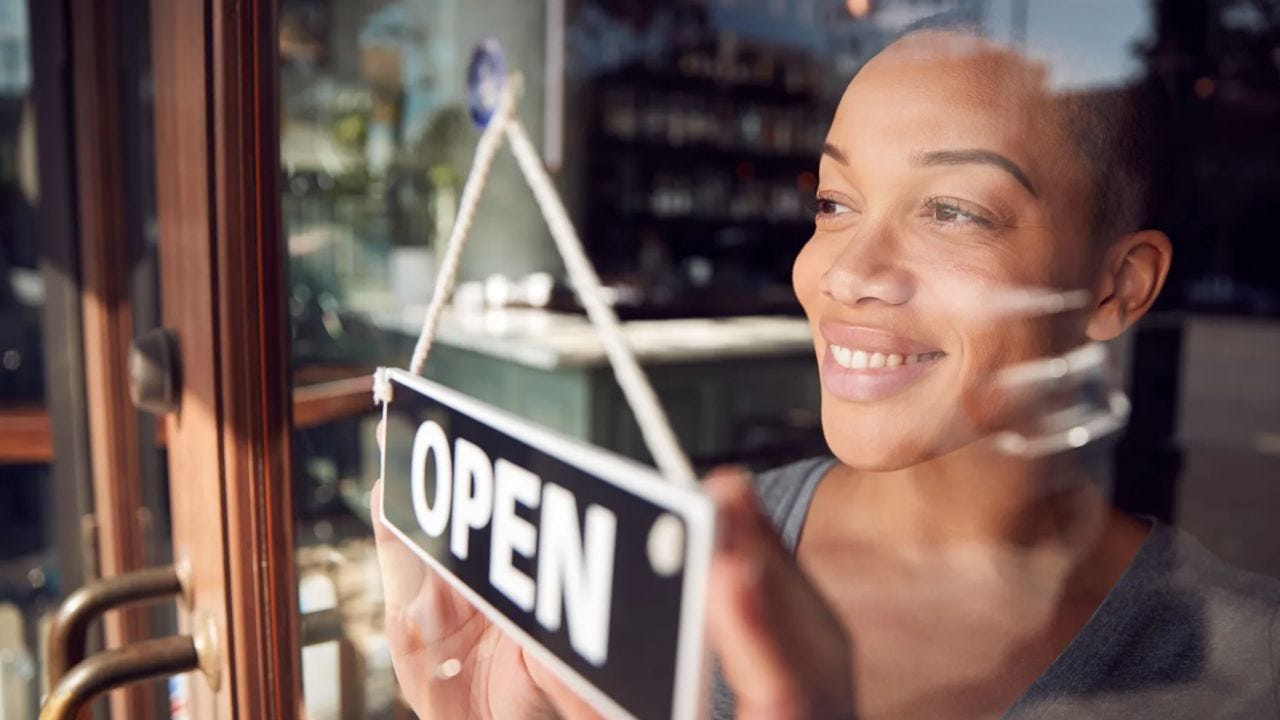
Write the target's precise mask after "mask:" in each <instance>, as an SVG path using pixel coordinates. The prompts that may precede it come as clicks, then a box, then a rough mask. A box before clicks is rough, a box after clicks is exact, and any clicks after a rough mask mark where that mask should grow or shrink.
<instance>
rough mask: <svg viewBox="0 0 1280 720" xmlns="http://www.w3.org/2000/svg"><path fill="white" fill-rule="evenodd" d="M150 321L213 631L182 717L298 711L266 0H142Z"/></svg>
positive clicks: (178, 532) (200, 590)
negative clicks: (152, 111)
mask: <svg viewBox="0 0 1280 720" xmlns="http://www.w3.org/2000/svg"><path fill="white" fill-rule="evenodd" d="M151 8H152V18H153V22H152V27H153V37H152V42H153V58H154V60H153V65H154V67H155V73H156V134H157V138H156V140H157V153H156V154H157V187H158V190H159V192H158V198H157V204H158V210H159V219H160V237H161V240H160V261H161V280H162V285H163V289H162V290H163V293H162V294H163V302H162V308H163V312H164V315H165V325H166V326H168V327H169V328H170V329H172V330H174V331H175V333H176V334H177V336H178V344H179V354H180V355H181V357H182V363H183V377H184V378H185V382H184V384H183V389H182V408H181V411H180V413H179V414H178V416H177V417H172V416H171V417H170V418H169V420H168V424H167V427H166V433H167V437H168V441H169V448H170V477H171V478H173V484H172V485H171V487H172V488H173V490H172V493H171V494H172V498H173V509H174V518H173V522H174V544H175V552H176V553H177V554H178V557H179V558H181V557H183V556H184V555H186V556H189V557H191V559H192V571H193V572H192V575H193V580H194V583H193V584H194V587H195V602H194V605H195V607H194V612H195V613H201V612H207V613H209V614H211V615H212V616H213V617H214V618H215V619H216V620H217V621H218V623H219V626H220V628H221V629H222V631H223V639H224V645H223V648H224V652H223V655H222V663H223V675H222V677H223V688H222V689H221V690H220V691H218V692H217V693H216V694H211V693H209V692H208V690H207V688H205V687H204V684H203V683H199V682H197V683H193V685H194V686H197V687H199V688H200V692H199V693H198V694H197V695H196V696H195V697H193V698H192V700H193V710H194V712H195V716H196V717H198V718H203V717H215V716H216V717H240V718H259V717H262V718H266V717H270V718H283V719H285V720H288V719H289V718H294V717H297V716H298V713H299V702H300V698H301V690H300V687H301V683H300V679H299V677H298V643H297V629H296V623H297V619H296V615H297V588H296V583H297V573H296V571H295V569H294V562H293V554H294V542H293V524H294V518H293V508H292V486H291V483H290V477H289V457H290V456H289V452H290V448H289V442H290V425H289V415H290V412H289V411H290V402H289V376H288V374H287V363H288V357H289V354H288V353H289V338H290V334H289V326H288V318H287V316H286V314H285V313H286V303H285V299H286V296H285V278H286V270H287V257H286V255H285V246H284V243H283V241H282V240H281V237H280V228H279V215H280V210H279V202H280V196H279V178H278V175H279V127H278V121H277V110H276V101H277V92H276V82H275V76H276V72H277V65H276V57H275V52H276V49H275V45H276V42H277V40H276V22H275V2H273V1H272V0H210V1H208V2H206V1H205V0H168V1H167V2H159V3H157V2H153V3H152V4H151Z"/></svg>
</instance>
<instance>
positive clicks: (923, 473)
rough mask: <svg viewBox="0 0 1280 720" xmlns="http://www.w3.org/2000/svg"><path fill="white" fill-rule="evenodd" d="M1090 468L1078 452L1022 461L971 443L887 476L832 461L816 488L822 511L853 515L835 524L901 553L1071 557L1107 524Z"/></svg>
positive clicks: (1094, 467)
mask: <svg viewBox="0 0 1280 720" xmlns="http://www.w3.org/2000/svg"><path fill="white" fill-rule="evenodd" d="M1089 455H1090V456H1093V455H1097V456H1099V459H1101V457H1102V453H1098V452H1096V451H1093V452H1090V453H1089ZM1099 464H1100V463H1099V461H1098V460H1095V459H1094V458H1093V457H1086V456H1084V455H1083V454H1081V453H1067V454H1064V455H1060V456H1056V457H1052V458H1047V459H1038V460H1025V459H1020V458H1014V457H1010V456H1007V455H1003V454H1000V453H998V452H997V451H995V450H994V449H993V448H991V447H990V446H989V445H988V444H985V443H974V444H972V445H970V446H968V447H965V448H962V449H960V450H957V451H954V452H952V453H949V454H947V455H945V456H943V457H941V458H937V459H934V460H931V461H929V462H927V463H922V464H920V465H916V466H912V467H909V468H904V469H902V470H895V471H891V472H868V471H864V470H856V469H853V468H850V467H848V466H845V465H837V466H836V468H834V469H833V470H832V472H831V474H830V475H829V476H828V478H827V479H826V480H824V482H823V483H822V486H821V487H820V488H819V491H820V492H821V493H822V494H823V496H824V497H823V498H821V499H822V506H824V507H827V508H832V509H836V508H839V509H840V510H837V512H841V511H847V512H849V513H853V514H855V515H856V517H857V518H858V522H856V523H852V522H847V523H846V522H842V523H840V525H841V526H843V527H845V528H847V529H848V531H849V532H850V533H857V534H859V535H862V536H863V537H874V538H876V541H877V542H876V544H878V545H880V544H883V545H884V546H888V547H894V548H896V549H897V550H899V551H901V552H904V553H908V554H914V553H929V554H935V553H936V552H938V551H939V550H941V549H944V548H948V547H951V548H959V547H966V548H974V547H978V548H983V547H986V548H993V549H1001V550H1004V551H1007V550H1013V549H1023V550H1032V549H1045V550H1049V549H1053V548H1055V547H1056V548H1061V549H1066V548H1071V549H1075V550H1076V551H1079V550H1082V549H1084V548H1088V547H1091V546H1093V545H1094V544H1095V543H1096V542H1097V541H1098V539H1099V537H1100V536H1101V535H1102V534H1103V533H1104V532H1106V531H1107V528H1108V526H1109V524H1110V523H1111V522H1112V521H1113V515H1114V512H1113V511H1112V509H1111V507H1110V503H1109V502H1108V501H1107V499H1106V498H1105V497H1104V495H1103V493H1102V492H1101V491H1100V490H1099V488H1098V485H1097V479H1098V478H1099V477H1100V473H1099V472H1098V467H1099Z"/></svg>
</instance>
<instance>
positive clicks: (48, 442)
mask: <svg viewBox="0 0 1280 720" xmlns="http://www.w3.org/2000/svg"><path fill="white" fill-rule="evenodd" d="M51 460H53V429H52V427H51V426H50V424H49V413H48V412H47V411H46V410H45V409H44V408H8V409H5V410H0V465H4V464H13V465H18V464H26V463H47V462H50V461H51Z"/></svg>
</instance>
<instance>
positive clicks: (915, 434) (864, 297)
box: [792, 33, 1095, 470]
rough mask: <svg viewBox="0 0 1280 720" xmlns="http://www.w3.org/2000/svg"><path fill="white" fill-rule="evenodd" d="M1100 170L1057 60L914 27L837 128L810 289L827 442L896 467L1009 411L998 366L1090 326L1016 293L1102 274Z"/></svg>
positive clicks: (1079, 283) (870, 76)
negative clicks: (1095, 210)
mask: <svg viewBox="0 0 1280 720" xmlns="http://www.w3.org/2000/svg"><path fill="white" fill-rule="evenodd" d="M1089 188H1090V182H1089V179H1088V176H1087V171H1086V165H1085V163H1084V162H1083V160H1082V159H1081V158H1080V157H1079V156H1078V153H1077V152H1076V151H1075V150H1074V148H1073V146H1072V144H1071V142H1070V141H1069V139H1068V135H1067V133H1066V131H1065V128H1064V127H1063V125H1062V122H1061V120H1060V118H1059V117H1058V113H1057V111H1056V110H1055V107H1054V102H1053V98H1052V96H1051V94H1050V93H1049V91H1048V90H1047V89H1046V88H1045V85H1044V78H1043V73H1042V72H1041V71H1040V70H1039V69H1038V68H1037V67H1035V66H1033V65H1031V64H1029V63H1027V62H1026V61H1024V60H1022V59H1020V58H1019V57H1017V56H1016V55H1014V54H1012V53H1009V52H1007V51H1004V50H1001V49H999V48H996V47H994V46H991V45H989V44H986V43H985V42H983V41H980V40H977V39H972V38H969V37H967V36H962V35H958V34H947V33H928V34H920V35H914V36H911V37H909V38H907V39H905V40H902V41H900V42H898V43H895V44H894V45H893V46H891V47H890V48H888V49H887V50H886V51H885V52H883V53H881V54H880V55H879V56H877V57H876V58H875V59H873V60H872V61H871V62H870V63H868V65H867V66H866V67H865V68H864V69H863V70H862V71H861V72H860V73H859V74H858V76H857V77H856V78H855V79H854V81H853V82H852V83H851V84H850V85H849V88H848V90H847V91H846V92H845V94H844V97H843V99H842V100H841V102H840V106H839V108H838V110H837V111H836V115H835V118H834V120H833V121H832V125H831V130H830V132H829V133H828V135H827V147H826V149H825V151H824V153H823V156H822V159H821V163H820V168H819V182H818V212H817V218H816V227H815V230H814V234H813V237H812V238H811V239H810V240H809V242H808V244H807V245H806V246H805V247H804V249H803V250H802V251H801V253H800V255H799V257H798V258H797V259H796V262H795V267H794V269H793V278H792V279H793V282H794V285H795V290H796V295H797V297H798V298H799V299H800V302H801V304H802V305H803V307H804V310H805V313H806V315H807V316H808V318H809V322H810V324H811V325H812V327H813V331H814V346H815V349H816V351H817V355H818V359H819V364H820V367H821V371H820V372H821V378H822V420H823V429H824V432H825V434H826V439H827V442H828V444H829V445H830V446H831V448H832V450H833V451H834V453H835V454H836V456H837V457H839V458H840V459H841V460H842V461H844V462H845V463H846V464H848V465H850V466H852V467H855V468H860V469H866V470H892V469H898V468H903V467H907V466H910V465H915V464H918V463H921V462H924V461H926V460H930V459H932V458H936V457H938V456H941V455H943V454H946V453H948V452H950V451H952V450H955V449H957V448H960V447H962V446H964V445H967V444H969V443H971V442H973V441H974V440H976V439H978V438H979V437H982V436H983V435H986V434H988V433H989V432H990V431H991V430H992V429H994V426H995V425H998V424H999V423H1000V422H1001V421H1000V419H999V418H996V417H993V416H991V415H990V414H988V411H989V410H990V409H991V404H990V403H984V402H983V397H984V393H985V392H986V391H987V389H988V388H989V385H988V383H990V381H991V380H992V379H993V374H994V373H996V372H997V371H999V370H1000V369H1001V368H1004V367H1007V366H1009V365H1010V364H1013V363H1017V362H1020V361H1025V360H1031V359H1034V358H1038V357H1043V356H1045V355H1048V354H1056V353H1058V352H1061V351H1063V350H1065V349H1067V348H1069V347H1071V346H1073V345H1075V344H1078V343H1079V342H1082V341H1083V340H1084V317H1083V314H1082V313H1075V314H1071V315H1065V316H1064V315H1059V316H1056V317H1053V318H1046V317H1040V318H1028V317H1026V316H1019V315H1018V314H1017V313H1016V312H1011V311H1010V302H1011V301H1012V300H1014V299H1016V298H1017V297H1018V295H1017V291H1020V290H1028V289H1038V290H1067V289H1073V288H1089V287H1090V286H1091V284H1092V283H1093V279H1092V278H1091V277H1090V274H1091V267H1092V266H1093V265H1094V264H1095V260H1094V258H1093V253H1091V252H1090V251H1089V249H1088V248H1089V247H1090V243H1089V242H1088V238H1089V231H1090V218H1091V212H1090V210H1089V208H1090V202H1091V199H1090V190H1089Z"/></svg>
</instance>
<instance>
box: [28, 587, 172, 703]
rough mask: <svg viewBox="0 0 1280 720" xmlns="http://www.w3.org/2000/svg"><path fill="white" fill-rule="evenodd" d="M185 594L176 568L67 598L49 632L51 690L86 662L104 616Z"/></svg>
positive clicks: (94, 588) (80, 590) (87, 589)
mask: <svg viewBox="0 0 1280 720" xmlns="http://www.w3.org/2000/svg"><path fill="white" fill-rule="evenodd" d="M181 592H182V581H181V579H180V578H179V576H178V571H177V570H176V569H175V568H174V567H173V566H171V565H170V566H166V567H159V568H148V569H146V570H138V571H136V572H131V573H125V574H124V575H117V576H116V577H112V578H105V579H102V580H98V581H96V582H93V583H90V584H88V585H85V586H84V587H82V588H79V589H78V590H76V591H75V592H73V593H71V594H70V595H68V596H67V599H66V600H64V601H63V602H62V605H61V606H60V607H59V608H58V614H57V615H56V616H55V617H54V620H53V626H52V627H51V628H50V630H49V661H48V678H49V687H53V686H54V684H56V683H57V682H58V681H59V680H61V679H62V677H63V675H66V674H67V673H68V672H69V671H70V670H71V668H73V667H75V666H76V665H77V664H79V663H80V661H81V660H84V657H85V649H86V647H87V646H88V643H89V625H90V624H92V623H93V621H94V620H96V619H97V618H99V617H101V616H102V614H103V613H105V612H106V611H108V610H112V609H114V608H118V607H121V606H124V605H131V604H133V603H139V602H146V601H151V600H161V599H164V598H168V597H173V596H175V595H178V594H180V593H181Z"/></svg>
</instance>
